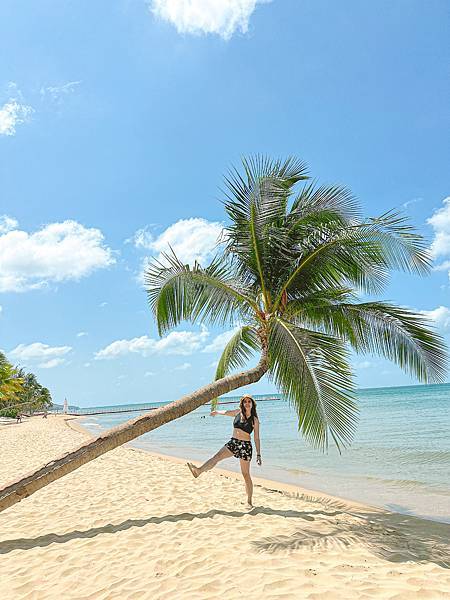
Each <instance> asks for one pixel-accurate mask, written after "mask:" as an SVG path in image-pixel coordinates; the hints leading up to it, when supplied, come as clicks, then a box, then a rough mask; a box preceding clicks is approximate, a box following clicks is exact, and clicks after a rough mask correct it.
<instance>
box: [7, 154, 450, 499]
mask: <svg viewBox="0 0 450 600" xmlns="http://www.w3.org/2000/svg"><path fill="white" fill-rule="evenodd" d="M307 179H308V176H307V173H306V168H305V165H304V164H303V163H302V162H300V161H298V160H295V159H291V158H290V159H287V160H285V161H273V160H270V159H266V158H263V157H255V158H251V159H249V160H244V161H243V168H242V171H241V172H239V171H237V170H234V171H232V172H231V173H230V175H229V176H228V177H227V178H226V180H225V181H226V197H225V201H224V204H225V210H226V212H227V215H228V217H229V219H230V222H229V224H228V225H227V227H226V228H225V230H224V235H223V240H222V241H223V243H222V245H220V246H219V249H220V248H221V249H220V250H219V252H218V254H217V257H216V258H215V259H214V260H213V261H212V263H211V264H210V265H209V266H207V267H203V266H201V265H199V264H194V265H192V266H190V265H185V264H183V263H182V261H180V260H179V259H178V258H177V257H176V255H175V254H174V253H173V252H172V251H169V252H168V253H167V254H165V255H164V257H163V259H162V262H158V261H156V260H154V261H153V263H152V264H151V265H150V266H149V267H148V269H147V272H146V286H147V290H148V296H149V301H150V305H151V308H152V310H153V313H154V316H155V319H156V322H157V325H158V330H159V333H160V335H163V334H164V333H166V332H167V331H169V330H170V329H172V328H173V327H175V326H177V325H178V324H179V323H181V322H182V321H190V322H192V323H205V324H213V325H222V326H225V325H226V326H230V325H231V326H235V327H236V331H235V333H234V335H233V337H232V338H231V340H230V341H229V343H228V344H227V346H226V348H225V349H224V352H223V354H222V357H221V359H220V362H219V365H218V368H217V372H216V381H215V382H213V383H210V384H208V385H206V386H204V387H202V388H201V389H199V390H197V391H195V392H193V393H191V394H188V395H187V396H184V397H183V398H181V399H180V400H177V401H176V402H173V403H171V404H169V405H167V406H164V407H162V408H159V409H157V410H155V411H151V412H149V413H147V414H145V415H143V416H140V417H137V418H136V419H133V420H131V421H128V422H127V423H124V424H122V425H120V426H119V427H116V428H115V429H114V430H111V431H110V432H104V433H103V434H102V435H101V436H99V437H98V438H96V439H95V440H93V441H89V442H85V443H83V444H82V445H81V446H80V447H79V448H77V449H76V450H74V451H73V452H70V453H68V454H66V455H64V456H63V457H61V458H59V459H57V460H55V461H52V463H51V464H50V465H46V466H45V467H43V468H42V469H39V470H38V471H36V473H34V474H32V475H30V476H27V477H26V478H24V479H22V480H19V481H17V482H15V483H14V484H12V485H10V486H8V487H7V488H4V489H3V490H0V510H1V509H3V508H7V507H8V506H11V505H12V504H14V503H15V502H18V501H19V500H21V499H22V498H24V497H26V496H28V495H30V494H31V493H33V492H35V491H36V490H38V489H40V488H41V487H43V486H44V485H47V484H48V483H50V482H51V481H54V480H56V479H58V478H59V477H62V476H63V475H65V474H66V473H69V472H71V471H73V470H74V469H76V468H78V467H79V466H81V465H83V464H85V463H87V462H89V461H91V460H93V459H94V458H96V457H98V456H100V455H102V454H104V453H105V452H108V451H109V450H112V449H113V448H116V447H117V446H120V445H122V444H124V443H125V442H128V441H130V440H132V439H134V438H136V437H138V436H140V435H142V434H143V433H146V432H148V431H151V430H153V429H155V428H157V427H159V426H161V425H163V424H165V423H168V422H169V421H172V420H174V419H176V418H179V417H181V416H183V415H185V414H187V413H189V412H191V411H193V410H194V409H196V408H198V407H199V406H201V405H202V404H205V403H206V402H209V401H212V402H213V403H214V402H215V401H216V400H217V397H218V396H220V395H223V394H225V393H227V392H230V391H231V390H234V389H237V388H239V387H242V386H244V385H249V384H251V383H254V382H256V381H258V380H260V379H261V377H262V376H263V375H264V374H266V373H267V375H268V376H269V378H270V379H271V380H272V381H274V383H275V384H276V386H277V387H278V389H279V390H280V391H281V392H282V393H283V394H285V396H286V397H287V398H288V400H289V401H290V403H291V404H292V406H294V407H295V409H296V411H297V415H298V424H299V430H300V431H301V432H302V434H303V435H304V436H305V438H306V439H307V440H308V441H309V442H310V443H311V444H312V445H314V446H315V447H317V448H320V449H322V450H324V449H326V448H327V447H328V444H329V441H330V438H331V440H333V442H334V443H335V445H336V446H337V447H338V448H339V449H341V448H343V447H346V446H347V445H348V444H350V443H351V441H352V437H353V434H354V431H355V427H356V424H357V405H356V402H355V396H354V383H353V378H352V370H351V367H350V363H349V354H348V352H349V350H348V349H349V347H350V348H353V349H354V350H355V351H356V352H359V353H371V354H375V355H380V356H383V357H385V358H387V359H389V360H391V361H393V362H395V363H396V364H398V365H399V366H400V367H401V368H402V369H404V370H405V371H406V372H408V373H410V374H411V375H413V376H415V377H416V378H417V379H418V380H419V381H422V382H425V383H429V382H441V381H443V380H444V379H445V375H446V370H447V354H446V350H445V346H444V342H443V340H442V338H441V337H440V336H438V335H437V334H436V333H434V332H433V331H432V330H430V329H429V328H428V327H427V326H426V325H425V324H424V317H423V315H418V314H415V313H414V312H412V311H410V310H408V309H406V308H400V307H398V306H395V305H392V304H389V303H386V302H381V301H365V302H360V301H358V294H361V293H362V294H366V295H370V294H374V293H380V292H381V291H382V290H383V288H384V286H385V285H386V284H387V282H388V280H389V272H390V271H391V270H392V269H397V270H401V271H406V272H409V273H413V274H418V275H425V274H426V273H428V272H429V270H430V266H431V258H430V256H429V253H428V252H427V249H426V244H425V241H424V239H423V238H422V237H421V236H420V235H419V234H418V233H417V232H416V231H415V230H414V228H413V227H412V226H411V225H409V224H408V223H407V221H406V219H405V217H403V216H401V215H400V214H398V213H395V212H389V213H386V214H384V215H381V216H379V217H377V218H371V219H364V218H362V216H361V214H360V210H359V206H358V203H357V202H356V201H355V199H354V198H353V197H352V195H351V193H350V192H349V191H348V190H347V189H345V188H343V187H340V186H335V185H332V186H317V185H315V184H313V183H309V182H307V183H304V184H302V185H301V187H300V189H299V190H297V184H299V183H300V182H301V181H304V180H307ZM254 353H258V354H259V362H258V364H257V365H256V366H255V367H253V368H250V369H248V370H247V371H242V372H238V373H236V372H234V373H232V371H235V370H236V369H239V368H242V367H243V366H244V364H245V363H246V362H247V360H248V359H249V358H250V357H251V356H252V354H254Z"/></svg>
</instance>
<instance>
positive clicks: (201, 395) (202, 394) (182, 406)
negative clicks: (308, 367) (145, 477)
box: [0, 354, 267, 511]
mask: <svg viewBox="0 0 450 600" xmlns="http://www.w3.org/2000/svg"><path fill="white" fill-rule="evenodd" d="M266 371H267V359H266V356H265V354H263V355H262V356H261V359H260V361H259V363H258V365H257V366H256V367H254V368H253V369H249V370H248V371H244V372H242V373H236V374H233V375H230V376H228V377H223V378H222V379H218V380H217V381H214V382H213V383H210V384H208V385H205V386H204V387H202V388H200V389H199V390H197V391H195V392H193V393H192V394H188V395H187V396H183V398H180V400H177V401H176V402H172V403H171V404H168V405H167V406H163V407H162V408H158V409H156V410H152V411H151V412H149V413H146V414H145V415H143V416H141V417H137V418H136V419H131V420H130V421H127V422H126V423H123V424H122V425H119V426H118V427H114V428H113V429H109V430H108V431H106V432H105V433H103V434H102V435H99V436H98V437H97V438H95V439H94V440H91V441H88V442H85V443H84V444H81V446H79V447H78V448H76V449H75V450H72V451H71V452H68V453H67V454H64V455H63V456H61V457H60V458H57V459H55V460H53V461H52V462H50V463H48V464H46V465H44V466H43V467H41V468H40V469H38V470H37V471H34V472H32V473H28V474H27V475H25V476H23V477H22V478H21V479H19V480H17V481H13V482H11V483H9V484H8V485H7V486H6V487H4V488H2V489H0V511H2V510H5V508H8V507H10V506H12V505H13V504H16V503H17V502H20V501H21V500H23V499H24V498H27V497H28V496H31V494H34V492H37V491H38V490H40V489H41V488H43V487H45V486H46V485H48V484H49V483H51V482H52V481H56V480H57V479H59V478H60V477H64V475H67V474H68V473H71V472H72V471H75V469H78V467H81V466H82V465H84V464H86V463H88V462H90V461H91V460H94V459H95V458H98V457H99V456H101V455H102V454H105V453H106V452H109V451H110V450H114V448H117V447H118V446H121V445H122V444H125V443H126V442H129V441H131V440H134V439H135V438H137V437H139V436H140V435H142V434H144V433H147V432H148V431H152V430H153V429H157V428H158V427H161V425H165V424H166V423H169V422H170V421H174V420H175V419H178V418H179V417H182V416H184V415H186V414H187V413H190V412H192V411H193V410H195V409H196V408H198V407H199V406H201V405H202V404H205V403H206V402H209V401H210V400H212V399H213V398H216V397H217V396H221V395H223V394H226V393H227V392H230V391H231V390H235V389H236V388H239V387H242V386H244V385H249V384H251V383H255V382H256V381H259V380H260V379H261V377H262V376H263V375H264V373H265V372H266Z"/></svg>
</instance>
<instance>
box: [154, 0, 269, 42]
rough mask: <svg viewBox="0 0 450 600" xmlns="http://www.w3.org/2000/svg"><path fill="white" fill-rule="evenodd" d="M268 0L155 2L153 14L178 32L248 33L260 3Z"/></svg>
mask: <svg viewBox="0 0 450 600" xmlns="http://www.w3.org/2000/svg"><path fill="white" fill-rule="evenodd" d="M267 1H268V0H152V3H151V7H150V9H151V11H152V12H153V14H155V15H156V16H157V17H159V18H161V19H163V20H164V21H168V22H169V23H172V25H174V26H175V27H176V29H177V31H178V32H179V33H191V34H197V35H198V34H208V33H214V34H217V35H220V36H221V37H222V38H224V39H225V40H228V39H230V38H231V36H232V35H233V34H234V33H235V32H236V31H241V32H242V33H246V32H247V31H248V23H249V20H250V17H251V15H252V13H253V11H254V10H255V8H256V5H257V4H262V3H267Z"/></svg>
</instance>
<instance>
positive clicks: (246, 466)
mask: <svg viewBox="0 0 450 600" xmlns="http://www.w3.org/2000/svg"><path fill="white" fill-rule="evenodd" d="M240 460H241V472H242V477H243V478H244V481H245V490H246V492H247V503H248V505H249V507H250V508H253V504H252V497H253V481H252V478H251V477H250V461H249V460H244V459H243V458H241V459H240Z"/></svg>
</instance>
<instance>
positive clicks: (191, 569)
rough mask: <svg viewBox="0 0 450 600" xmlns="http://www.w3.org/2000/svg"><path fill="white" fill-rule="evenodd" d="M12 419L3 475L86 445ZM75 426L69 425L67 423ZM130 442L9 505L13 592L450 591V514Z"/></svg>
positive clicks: (336, 594)
mask: <svg viewBox="0 0 450 600" xmlns="http://www.w3.org/2000/svg"><path fill="white" fill-rule="evenodd" d="M65 420H66V418H65V417H62V416H59V417H56V416H49V418H48V419H42V418H38V417H35V418H32V419H27V420H25V421H24V422H23V423H22V424H18V425H16V424H12V425H6V426H1V427H0V444H1V446H0V447H1V449H2V460H1V464H0V484H5V483H7V482H8V481H10V480H11V479H15V478H17V477H18V476H20V475H22V474H24V473H26V472H28V471H30V470H31V469H33V468H35V467H38V466H40V465H42V464H44V463H45V462H48V461H49V460H51V459H53V458H55V457H57V456H58V455H59V454H61V453H63V452H66V451H68V450H70V449H71V448H73V447H75V446H77V445H78V444H79V443H80V442H81V441H82V439H83V436H86V435H87V434H86V433H82V432H81V431H79V430H75V429H74V428H73V427H74V424H75V427H76V421H75V420H74V419H73V420H71V421H70V422H68V423H66V422H65ZM68 424H69V425H71V426H70V427H69V426H68ZM254 481H255V483H257V484H258V485H256V486H255V493H254V503H255V509H253V511H251V512H250V513H247V511H246V510H245V509H244V504H243V501H244V500H245V494H244V487H243V483H242V481H241V479H240V478H239V477H236V475H234V474H233V473H227V472H225V471H221V470H219V469H215V470H214V471H211V472H209V473H207V474H205V475H203V476H202V477H201V478H200V479H198V480H194V479H193V478H192V476H191V474H190V473H189V471H188V469H187V468H186V466H185V465H184V464H183V462H182V461H180V460H178V459H168V458H163V457H159V456H156V455H151V454H149V453H146V452H144V451H139V450H134V449H131V448H126V447H124V448H119V449H116V450H114V451H112V452H110V453H109V454H106V455H104V456H103V457H101V458H99V459H97V460H95V461H93V462H92V463H90V464H88V465H85V466H83V467H81V468H80V469H78V470H77V471H75V472H73V473H71V474H70V475H68V476H66V477H64V478H62V479H61V480H59V481H57V482H55V483H53V484H51V485H49V486H48V487H46V488H44V489H43V490H40V491H39V492H37V493H36V494H34V495H33V496H31V497H30V498H27V499H25V500H23V501H22V502H20V503H19V504H17V505H15V506H13V507H11V508H9V509H7V510H5V511H4V512H2V513H0V581H1V596H2V598H3V599H5V600H7V599H14V600H19V599H20V600H21V599H41V598H77V599H81V598H83V599H84V598H86V599H87V598H90V599H95V600H97V599H103V600H106V599H116V598H117V599H120V600H125V599H138V598H149V599H152V600H157V599H167V600H168V599H171V600H172V599H189V600H190V599H209V598H215V599H221V598H223V599H226V600H233V599H238V598H239V599H241V598H248V599H253V598H255V599H256V598H277V599H288V598H292V599H293V598H307V599H311V600H312V599H320V600H326V599H332V600H336V599H341V598H342V599H352V598H354V599H358V600H360V599H364V598H390V599H392V600H394V599H395V600H401V599H405V600H406V599H413V598H417V599H420V600H422V599H433V600H434V599H439V598H450V591H449V590H450V569H449V566H450V546H449V540H450V526H449V525H445V524H440V523H436V522H432V521H425V520H422V519H418V518H415V517H409V516H405V515H398V514H394V513H389V512H386V511H382V510H379V509H375V508H371V507H368V506H364V505H361V504H356V503H351V502H348V501H342V500H339V499H336V498H332V497H329V496H324V495H323V494H319V493H314V492H308V491H306V490H301V489H298V488H293V487H290V486H284V485H282V484H275V483H272V482H264V481H263V480H258V479H254Z"/></svg>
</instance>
